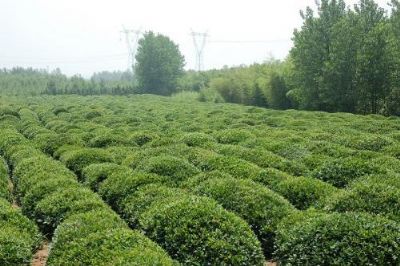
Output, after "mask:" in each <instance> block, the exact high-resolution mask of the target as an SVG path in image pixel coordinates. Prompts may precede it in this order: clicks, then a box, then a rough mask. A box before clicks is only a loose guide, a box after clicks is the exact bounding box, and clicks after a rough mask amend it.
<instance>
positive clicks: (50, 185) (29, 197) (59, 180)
mask: <svg viewBox="0 0 400 266" xmlns="http://www.w3.org/2000/svg"><path fill="white" fill-rule="evenodd" d="M66 188H75V189H79V184H78V183H77V182H76V180H74V179H70V178H65V177H62V176H53V177H50V178H48V179H47V178H46V179H41V178H40V179H39V178H38V179H37V183H35V184H33V185H32V186H31V187H30V188H29V190H27V191H26V193H24V195H20V197H19V201H20V202H21V208H22V211H23V213H24V214H25V215H27V216H29V217H31V218H34V210H35V207H36V205H37V203H38V202H39V201H41V200H42V199H44V198H46V197H47V196H48V195H50V194H52V193H54V192H56V191H61V190H64V189H66Z"/></svg>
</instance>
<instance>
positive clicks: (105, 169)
mask: <svg viewBox="0 0 400 266" xmlns="http://www.w3.org/2000/svg"><path fill="white" fill-rule="evenodd" d="M131 172H132V170H131V169H130V168H128V167H124V166H120V165H118V164H114V163H99V164H91V165H89V166H87V167H85V168H84V169H83V172H82V178H83V181H84V184H85V185H87V186H88V187H90V188H91V189H92V190H94V191H97V190H98V188H99V185H100V184H101V183H102V182H103V181H104V180H106V179H107V178H108V177H109V176H110V175H111V174H113V175H123V176H126V175H127V174H129V173H131Z"/></svg>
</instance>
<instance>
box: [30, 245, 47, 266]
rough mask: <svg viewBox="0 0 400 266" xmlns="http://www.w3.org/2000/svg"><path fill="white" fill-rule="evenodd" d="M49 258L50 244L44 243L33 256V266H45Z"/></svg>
mask: <svg viewBox="0 0 400 266" xmlns="http://www.w3.org/2000/svg"><path fill="white" fill-rule="evenodd" d="M48 256H49V243H48V242H47V241H44V242H43V244H42V246H41V247H40V249H38V250H37V251H36V253H35V255H34V256H33V259H32V262H31V266H45V265H46V262H47V257H48Z"/></svg>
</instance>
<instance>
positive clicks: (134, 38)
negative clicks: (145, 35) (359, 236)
mask: <svg viewBox="0 0 400 266" xmlns="http://www.w3.org/2000/svg"><path fill="white" fill-rule="evenodd" d="M121 34H124V35H125V42H126V46H127V48H128V53H129V56H128V69H132V71H133V74H135V64H136V51H137V47H138V42H139V38H140V36H141V35H142V30H141V29H138V30H133V29H127V28H125V27H124V26H122V30H121Z"/></svg>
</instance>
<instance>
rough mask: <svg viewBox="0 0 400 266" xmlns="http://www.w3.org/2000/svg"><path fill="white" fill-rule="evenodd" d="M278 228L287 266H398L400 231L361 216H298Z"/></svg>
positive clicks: (387, 222)
mask: <svg viewBox="0 0 400 266" xmlns="http://www.w3.org/2000/svg"><path fill="white" fill-rule="evenodd" d="M295 216H297V217H288V218H287V219H286V220H285V221H284V222H282V223H281V224H280V225H279V226H278V231H277V238H276V239H277V240H276V247H277V252H276V258H277V260H278V261H279V262H280V263H282V264H283V265H398V264H399V263H400V249H399V248H398V245H399V239H400V227H399V225H398V224H396V223H395V222H392V221H390V220H387V219H384V218H379V217H374V216H371V215H367V214H360V213H345V214H339V213H331V214H325V213H320V214H316V213H314V214H310V213H305V214H296V215H295Z"/></svg>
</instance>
